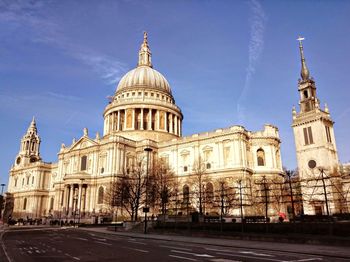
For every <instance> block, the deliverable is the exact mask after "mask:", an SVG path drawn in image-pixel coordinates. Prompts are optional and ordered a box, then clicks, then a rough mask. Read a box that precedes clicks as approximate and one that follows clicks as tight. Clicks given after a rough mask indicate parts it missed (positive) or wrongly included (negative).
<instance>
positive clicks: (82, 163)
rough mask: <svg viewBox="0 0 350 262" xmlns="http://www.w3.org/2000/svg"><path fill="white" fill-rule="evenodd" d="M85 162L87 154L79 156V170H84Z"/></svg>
mask: <svg viewBox="0 0 350 262" xmlns="http://www.w3.org/2000/svg"><path fill="white" fill-rule="evenodd" d="M86 163H87V156H82V157H81V165H80V170H81V171H85V170H86Z"/></svg>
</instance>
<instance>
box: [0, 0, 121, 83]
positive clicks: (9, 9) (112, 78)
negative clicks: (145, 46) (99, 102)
mask: <svg viewBox="0 0 350 262" xmlns="http://www.w3.org/2000/svg"><path fill="white" fill-rule="evenodd" d="M50 4H51V1H27V0H11V1H6V0H0V22H5V23H7V24H11V25H15V26H23V28H28V27H29V28H30V29H31V30H33V31H34V34H32V35H31V39H30V40H31V41H34V42H40V43H44V44H47V45H50V46H53V47H55V48H58V49H60V50H61V51H62V52H63V53H65V54H66V55H68V56H70V57H72V58H74V59H76V60H78V61H80V62H81V63H83V64H85V65H87V66H89V67H90V68H91V69H92V70H93V71H94V72H96V73H97V74H98V75H99V76H100V77H101V78H102V79H104V81H105V83H106V84H108V85H111V84H113V85H115V84H116V83H117V82H118V81H119V80H120V77H121V76H122V75H123V74H124V73H125V71H126V70H127V69H128V68H127V66H126V65H125V64H124V63H122V62H120V61H118V60H117V58H115V57H110V56H107V55H105V54H102V53H99V52H97V51H95V50H91V49H89V48H88V47H87V46H82V45H79V44H75V43H74V42H73V40H72V39H69V38H68V37H67V36H66V35H65V34H64V32H63V28H62V27H61V26H60V25H59V24H57V23H56V22H54V21H53V20H52V19H50V16H49V15H47V14H46V12H45V11H47V8H50Z"/></svg>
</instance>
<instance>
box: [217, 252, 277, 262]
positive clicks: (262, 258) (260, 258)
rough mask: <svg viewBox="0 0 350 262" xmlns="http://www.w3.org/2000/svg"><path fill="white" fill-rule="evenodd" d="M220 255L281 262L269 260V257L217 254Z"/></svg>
mask: <svg viewBox="0 0 350 262" xmlns="http://www.w3.org/2000/svg"><path fill="white" fill-rule="evenodd" d="M216 254H218V255H222V256H232V257H245V258H253V259H255V260H269V261H279V262H280V261H281V260H280V259H273V258H267V257H254V256H245V255H239V254H237V255H235V254H232V253H216Z"/></svg>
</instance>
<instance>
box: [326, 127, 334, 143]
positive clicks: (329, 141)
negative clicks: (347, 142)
mask: <svg viewBox="0 0 350 262" xmlns="http://www.w3.org/2000/svg"><path fill="white" fill-rule="evenodd" d="M325 128H326V136H327V142H328V143H332V137H331V131H330V128H329V126H325Z"/></svg>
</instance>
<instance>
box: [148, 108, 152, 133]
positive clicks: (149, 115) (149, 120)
mask: <svg viewBox="0 0 350 262" xmlns="http://www.w3.org/2000/svg"><path fill="white" fill-rule="evenodd" d="M148 130H152V109H151V108H150V109H149V110H148Z"/></svg>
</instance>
